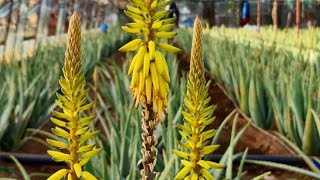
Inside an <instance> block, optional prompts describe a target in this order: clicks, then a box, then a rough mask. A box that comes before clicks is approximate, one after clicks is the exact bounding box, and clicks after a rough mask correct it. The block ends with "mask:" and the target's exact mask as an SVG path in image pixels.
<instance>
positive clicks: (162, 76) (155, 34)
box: [119, 0, 180, 121]
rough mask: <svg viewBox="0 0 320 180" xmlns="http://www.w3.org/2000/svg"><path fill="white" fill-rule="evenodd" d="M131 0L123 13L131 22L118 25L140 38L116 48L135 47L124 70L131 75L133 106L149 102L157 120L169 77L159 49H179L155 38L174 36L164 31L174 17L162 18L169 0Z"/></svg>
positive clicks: (165, 102)
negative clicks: (132, 55) (128, 65)
mask: <svg viewBox="0 0 320 180" xmlns="http://www.w3.org/2000/svg"><path fill="white" fill-rule="evenodd" d="M131 3H132V5H127V10H125V11H124V12H125V14H126V15H127V16H128V17H130V18H131V19H132V20H133V21H134V22H132V23H128V24H127V25H126V26H122V29H123V30H124V31H126V32H128V33H132V34H136V35H138V36H142V37H144V40H142V39H139V38H137V39H135V40H132V41H131V42H129V43H127V44H126V45H124V46H123V47H121V48H120V49H119V51H124V52H128V51H136V50H138V52H137V54H136V56H134V58H133V60H132V62H131V65H130V68H129V71H128V74H129V75H131V76H132V81H131V91H132V94H133V97H134V99H135V101H136V107H137V106H138V105H139V103H142V104H143V105H144V106H145V105H147V104H148V105H151V106H152V108H153V111H154V112H155V113H156V114H157V118H158V119H159V120H160V121H161V113H162V112H165V109H166V107H167V96H168V90H169V88H168V86H169V82H170V77H169V72H168V65H167V62H166V60H165V58H164V56H163V54H162V53H161V52H160V51H159V49H163V50H165V51H168V52H173V53H177V52H179V51H180V49H179V48H176V47H174V46H172V45H169V44H167V43H160V42H159V39H170V38H173V37H175V36H176V32H168V31H170V30H171V29H172V28H173V27H174V22H175V18H167V19H163V18H165V17H166V16H167V15H168V14H169V13H170V11H169V10H164V7H165V6H167V5H170V4H171V3H172V0H168V1H167V0H165V1H161V0H131ZM150 80H151V83H150V82H149V81H150Z"/></svg>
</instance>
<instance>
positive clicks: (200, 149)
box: [173, 18, 223, 179]
mask: <svg viewBox="0 0 320 180" xmlns="http://www.w3.org/2000/svg"><path fill="white" fill-rule="evenodd" d="M209 102H210V97H208V86H206V80H205V78H204V65H203V62H202V27H201V22H200V20H199V18H196V19H195V23H194V29H193V41H192V50H191V60H190V72H189V79H188V85H187V93H186V95H185V100H184V111H183V112H182V114H183V116H184V120H185V121H184V123H183V124H178V127H179V129H180V131H179V133H180V134H181V136H182V138H183V139H182V140H181V141H180V142H179V145H180V146H182V147H183V148H185V149H187V151H188V152H183V151H179V150H174V151H173V152H174V153H175V154H176V155H177V156H179V157H181V158H183V160H181V163H182V164H183V166H184V167H183V168H182V169H181V171H180V172H179V173H178V174H177V175H176V177H175V179H213V178H214V177H213V176H212V175H211V174H210V173H209V171H208V170H209V169H211V168H214V169H219V168H223V166H222V165H220V164H218V163H215V162H211V161H206V160H204V159H203V158H204V156H205V155H207V154H211V153H212V152H213V151H215V150H216V149H217V148H219V145H206V143H205V141H206V140H208V139H210V138H212V137H213V136H214V135H215V130H214V129H209V130H208V129H206V127H207V126H208V125H209V124H211V123H212V122H213V121H214V117H210V116H211V115H212V113H213V110H214V106H213V105H211V106H209V105H208V103H209Z"/></svg>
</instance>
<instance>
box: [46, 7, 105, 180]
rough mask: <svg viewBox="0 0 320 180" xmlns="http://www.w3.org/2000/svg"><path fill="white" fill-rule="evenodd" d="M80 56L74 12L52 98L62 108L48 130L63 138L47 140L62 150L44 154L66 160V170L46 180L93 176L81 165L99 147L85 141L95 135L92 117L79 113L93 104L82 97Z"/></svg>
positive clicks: (76, 17) (78, 36) (82, 85)
mask: <svg viewBox="0 0 320 180" xmlns="http://www.w3.org/2000/svg"><path fill="white" fill-rule="evenodd" d="M81 56H82V51H81V26H80V17H79V15H78V13H77V12H75V13H73V15H72V17H71V19H70V26H69V29H68V42H67V50H66V53H65V62H64V67H63V69H62V71H63V76H62V77H61V78H60V80H59V84H60V86H61V91H62V94H59V93H57V97H58V99H57V100H56V103H57V105H58V106H59V107H60V108H61V109H62V110H63V111H62V112H58V111H53V115H54V116H55V117H53V118H51V121H52V122H53V123H54V124H55V125H56V127H55V128H53V129H52V132H53V133H54V134H55V135H57V136H58V137H60V138H62V139H64V141H57V140H53V139H47V142H48V144H50V145H52V146H54V147H56V148H58V149H61V150H62V152H60V151H54V150H48V154H49V155H50V156H52V159H53V160H54V161H57V162H63V161H64V162H66V163H67V164H68V166H69V169H61V170H59V171H57V172H56V173H54V174H53V175H51V176H50V177H49V178H48V180H59V179H62V178H64V177H65V176H67V178H68V180H78V179H87V180H94V179H96V178H95V177H94V176H93V175H92V174H91V173H89V172H87V171H84V170H83V166H84V165H85V164H86V163H87V162H88V161H89V160H90V158H91V157H93V156H95V155H96V154H98V153H99V152H100V151H101V149H100V148H95V144H86V141H87V140H88V139H89V138H92V137H94V136H95V135H97V133H98V131H94V132H90V128H89V125H90V123H91V122H92V120H93V119H94V116H88V117H83V112H84V111H88V110H90V109H91V108H92V106H93V103H88V100H87V97H86V96H87V94H88V92H89V89H87V88H86V87H85V86H86V81H85V77H84V73H83V70H82V63H81Z"/></svg>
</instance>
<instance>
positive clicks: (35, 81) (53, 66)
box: [0, 29, 130, 151]
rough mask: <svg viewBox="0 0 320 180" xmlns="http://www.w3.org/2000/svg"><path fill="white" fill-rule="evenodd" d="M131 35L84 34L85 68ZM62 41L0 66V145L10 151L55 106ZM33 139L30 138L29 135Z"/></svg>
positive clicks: (88, 71) (116, 31) (90, 68)
mask: <svg viewBox="0 0 320 180" xmlns="http://www.w3.org/2000/svg"><path fill="white" fill-rule="evenodd" d="M129 39H130V37H129V36H128V35H126V34H124V33H122V32H121V31H120V30H119V29H112V30H110V31H109V32H108V33H106V34H103V33H99V32H90V33H85V34H84V39H83V44H84V47H83V49H84V57H83V59H84V68H85V71H84V72H85V73H86V74H91V72H92V71H93V67H94V65H95V64H96V63H97V62H99V60H100V59H101V58H102V57H106V56H109V55H111V54H112V52H114V51H116V49H117V48H118V47H119V46H120V45H121V44H122V43H123V42H125V41H128V40H129ZM64 48H65V43H63V42H61V43H60V42H57V43H55V44H53V45H50V46H43V47H40V48H39V49H38V50H37V52H36V53H35V55H34V56H32V57H28V58H27V59H25V60H21V61H12V62H11V63H10V64H2V65H1V66H0V74H1V75H0V81H1V82H2V84H3V86H2V87H1V94H0V98H1V100H0V102H1V105H0V112H2V113H1V120H0V125H1V126H0V142H1V143H0V149H1V150H5V151H12V150H15V149H17V148H18V147H20V146H21V145H22V144H23V143H25V142H26V141H27V140H29V139H30V137H29V135H31V134H33V132H32V130H28V129H30V128H38V127H40V126H41V125H42V124H43V123H44V122H45V121H46V120H47V119H48V116H49V114H50V112H51V111H52V110H53V109H54V108H55V104H54V99H55V93H56V92H57V91H58V78H59V76H58V75H59V74H61V67H62V64H63V61H62V60H63V57H64ZM31 139H32V138H31Z"/></svg>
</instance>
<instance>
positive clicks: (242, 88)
mask: <svg viewBox="0 0 320 180" xmlns="http://www.w3.org/2000/svg"><path fill="white" fill-rule="evenodd" d="M216 31H224V29H222V30H217V29H213V30H212V31H210V30H207V32H208V33H207V35H206V37H207V38H205V39H206V41H205V48H206V50H205V52H206V54H205V63H206V67H207V69H208V71H209V73H210V74H211V75H212V76H213V77H214V78H215V79H216V80H217V81H218V82H219V83H220V84H221V85H222V86H223V89H224V90H225V93H226V94H227V95H228V97H229V98H230V99H231V100H232V101H233V102H234V104H236V105H237V106H238V107H239V108H240V109H241V110H242V111H243V112H244V113H245V114H246V115H248V116H249V117H251V118H252V120H253V121H254V122H255V123H256V124H257V125H258V126H260V127H262V128H264V129H271V128H272V127H273V126H274V125H275V126H276V127H277V129H278V131H279V132H280V133H281V134H283V135H284V136H286V137H287V138H289V139H290V140H291V141H293V142H294V143H295V144H296V145H297V146H298V147H300V148H301V149H303V151H304V152H305V153H307V154H310V155H318V154H320V146H319V145H318V144H316V143H314V142H317V141H318V140H319V138H320V137H319V132H318V131H317V130H316V126H315V120H316V118H314V115H316V114H319V113H320V111H319V110H320V109H319V108H320V107H319V102H320V101H319V98H320V94H319V90H318V87H319V80H320V79H319V78H318V77H319V75H320V74H319V73H320V71H319V69H320V64H319V63H318V61H317V59H318V58H317V57H316V60H315V61H309V59H310V58H313V57H311V56H308V55H306V54H305V53H304V52H303V51H301V52H300V53H298V54H295V53H292V51H291V49H288V50H286V49H285V48H282V50H281V51H277V50H276V49H277V48H276V46H277V43H274V45H273V46H272V47H269V46H264V44H263V43H256V44H251V43H248V42H246V41H245V40H243V43H241V42H238V41H234V39H237V37H238V36H235V37H233V36H231V35H228V36H221V37H217V36H216V35H212V34H215V33H219V32H216ZM242 31H243V30H239V31H238V30H231V29H228V30H226V32H228V33H230V34H232V33H233V34H241V32H242ZM306 31H308V30H306ZM179 34H180V37H178V42H180V45H181V46H182V47H183V48H185V49H189V46H188V45H187V43H185V41H186V39H187V38H186V37H189V38H190V32H189V31H188V30H181V31H180V32H179ZM229 36H230V38H229ZM312 110H313V111H314V112H315V113H314V114H312V113H311V112H312Z"/></svg>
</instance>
